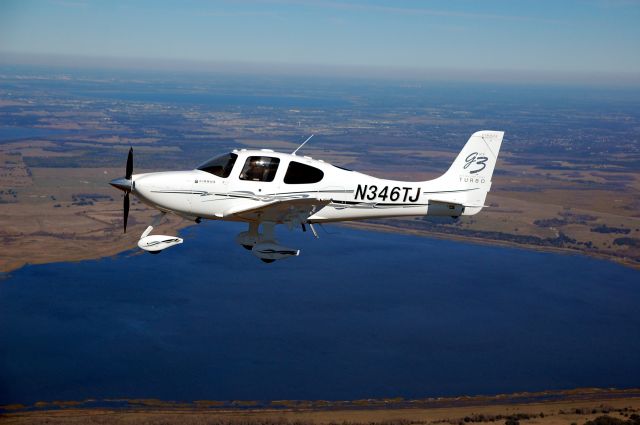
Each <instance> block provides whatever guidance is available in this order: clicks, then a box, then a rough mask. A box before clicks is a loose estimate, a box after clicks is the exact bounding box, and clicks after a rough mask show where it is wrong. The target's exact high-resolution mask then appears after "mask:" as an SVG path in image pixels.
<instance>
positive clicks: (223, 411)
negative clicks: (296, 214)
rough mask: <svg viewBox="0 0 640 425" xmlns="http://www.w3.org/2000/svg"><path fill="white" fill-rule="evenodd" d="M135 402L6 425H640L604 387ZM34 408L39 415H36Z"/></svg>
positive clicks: (631, 400)
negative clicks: (341, 398)
mask: <svg viewBox="0 0 640 425" xmlns="http://www.w3.org/2000/svg"><path fill="white" fill-rule="evenodd" d="M120 402H122V400H121V401H120ZM127 402H128V404H127V407H120V408H113V407H86V405H87V404H90V402H53V403H36V405H35V406H33V407H27V406H4V407H3V408H4V413H2V414H0V421H1V422H2V423H4V424H93V423H95V424H218V425H223V424H245V425H251V424H273V425H276V424H283V425H284V424H298V425H304V424H318V425H319V424H340V423H343V424H352V425H355V424H385V425H409V424H425V425H436V424H443V425H449V424H450V425H465V424H469V425H471V424H486V425H493V424H505V423H506V424H509V425H512V424H513V425H516V424H521V425H571V424H578V425H583V424H584V423H585V422H587V421H592V420H594V419H596V418H598V417H601V416H608V417H611V418H615V419H616V420H619V421H630V422H629V424H631V423H632V421H633V420H635V421H636V422H635V423H637V421H638V416H637V415H638V413H640V392H639V391H638V390H622V391H621V390H598V389H580V390H573V391H561V392H542V393H518V394H509V395H499V396H477V397H455V398H437V399H424V400H403V399H387V400H359V401H351V402H332V401H315V402H303V401H277V402H271V403H270V404H267V405H264V404H262V405H261V404H260V403H258V402H249V401H245V402H241V401H235V402H213V401H205V400H201V401H196V402H193V403H173V402H162V401H159V400H128V401H127ZM34 407H35V409H36V410H30V409H33V408H34ZM634 415H635V416H634ZM612 424H618V423H615V422H612ZM603 425H604V424H603ZM618 425H623V423H622V422H620V423H619V424H618Z"/></svg>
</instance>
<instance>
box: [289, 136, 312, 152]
mask: <svg viewBox="0 0 640 425" xmlns="http://www.w3.org/2000/svg"><path fill="white" fill-rule="evenodd" d="M313 136H314V135H313V134H312V135H311V136H309V137H307V140H305V141H304V142H302V144H301V145H300V146H298V149H296V150H295V151H293V152H291V155H295V154H296V152H298V151H299V150H300V148H301V147H303V146H304V145H305V144H306V143H307V142H308V141H309V140H311V138H312V137H313Z"/></svg>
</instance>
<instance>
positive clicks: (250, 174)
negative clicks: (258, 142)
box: [242, 158, 265, 181]
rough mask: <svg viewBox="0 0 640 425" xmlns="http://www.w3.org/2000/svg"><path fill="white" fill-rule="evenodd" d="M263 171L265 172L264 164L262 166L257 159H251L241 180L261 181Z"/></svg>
mask: <svg viewBox="0 0 640 425" xmlns="http://www.w3.org/2000/svg"><path fill="white" fill-rule="evenodd" d="M264 170H265V167H264V164H262V162H261V161H260V159H259V158H251V161H250V162H249V167H247V168H246V169H245V171H244V175H243V176H242V179H243V180H253V181H261V180H262V174H263V171H264Z"/></svg>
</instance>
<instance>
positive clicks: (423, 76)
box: [0, 51, 640, 87]
mask: <svg viewBox="0 0 640 425" xmlns="http://www.w3.org/2000/svg"><path fill="white" fill-rule="evenodd" d="M0 66H35V67H55V68H71V69H74V70H96V68H100V69H104V70H121V71H140V70H145V71H159V72H186V73H218V74H228V73H234V74H240V75H265V76H270V77H273V76H295V77H328V78H329V77H336V78H354V77H358V78H367V79H381V80H411V81H423V82H429V81H432V82H442V81H451V82H476V83H506V84H508V83H514V84H518V83H529V84H544V83H547V84H566V85H572V86H576V85H598V86H615V87H630V86H638V87H640V74H639V73H634V72H612V71H597V70H596V71H583V70H550V69H508V68H496V69H487V68H477V69H462V68H437V67H431V68H410V67H393V66H386V67H384V66H378V65H341V64H313V63H288V62H252V61H229V60H220V61H214V60H197V59H177V58H174V59H168V58H150V57H146V58H132V57H126V56H120V57H110V56H89V55H66V54H50V53H23V52H11V51H0ZM150 68H152V69H150Z"/></svg>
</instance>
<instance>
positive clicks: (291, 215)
mask: <svg viewBox="0 0 640 425" xmlns="http://www.w3.org/2000/svg"><path fill="white" fill-rule="evenodd" d="M330 203H331V199H320V198H302V199H286V200H272V201H267V202H265V203H263V204H262V205H259V206H251V207H239V208H236V209H231V210H228V211H225V213H224V218H225V219H233V218H238V219H242V220H249V221H271V222H273V223H278V224H280V223H288V224H291V225H294V224H299V223H304V222H305V221H306V220H307V218H309V217H310V216H312V215H313V214H315V213H316V212H318V211H319V210H321V209H322V208H324V207H325V206H326V205H328V204H330Z"/></svg>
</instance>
